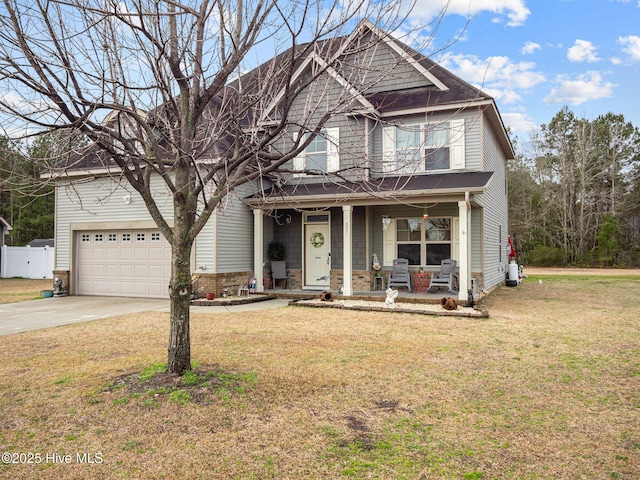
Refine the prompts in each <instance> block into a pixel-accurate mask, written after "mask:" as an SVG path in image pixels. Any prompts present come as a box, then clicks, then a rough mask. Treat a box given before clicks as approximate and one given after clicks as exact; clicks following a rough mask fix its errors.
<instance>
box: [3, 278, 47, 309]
mask: <svg viewBox="0 0 640 480" xmlns="http://www.w3.org/2000/svg"><path fill="white" fill-rule="evenodd" d="M52 288H53V280H50V279H49V280H29V279H27V278H0V305H1V304H3V303H14V302H23V301H25V300H35V299H37V298H42V295H41V294H40V291H41V290H51V289H52Z"/></svg>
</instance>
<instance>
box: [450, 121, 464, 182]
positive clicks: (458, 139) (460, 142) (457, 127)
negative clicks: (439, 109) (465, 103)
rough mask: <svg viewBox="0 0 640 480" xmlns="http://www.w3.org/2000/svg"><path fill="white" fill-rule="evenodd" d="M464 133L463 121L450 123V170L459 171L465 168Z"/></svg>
mask: <svg viewBox="0 0 640 480" xmlns="http://www.w3.org/2000/svg"><path fill="white" fill-rule="evenodd" d="M464 137H465V132H464V119H462V120H452V121H451V136H450V138H451V146H450V149H449V151H450V154H451V168H452V169H453V170H461V169H463V168H465V166H466V163H465V158H464V157H465V138H464Z"/></svg>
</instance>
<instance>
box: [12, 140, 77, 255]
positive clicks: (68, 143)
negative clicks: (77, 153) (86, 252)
mask: <svg viewBox="0 0 640 480" xmlns="http://www.w3.org/2000/svg"><path fill="white" fill-rule="evenodd" d="M82 143H83V141H82V140H81V139H80V138H78V137H77V136H76V135H70V134H69V133H68V132H66V131H64V130H60V131H54V132H49V133H47V134H45V135H39V136H36V137H35V138H33V139H32V140H31V141H28V142H27V141H22V142H16V141H12V140H9V139H8V138H6V137H3V138H0V217H2V218H4V219H5V220H6V221H7V222H9V224H10V225H11V226H12V227H13V230H11V231H10V232H9V233H8V234H7V235H6V236H5V238H4V243H5V244H6V245H12V246H22V245H26V244H27V243H29V242H30V241H31V240H33V239H36V238H53V227H54V210H55V196H54V188H53V183H52V182H51V181H49V180H46V179H43V178H41V175H42V173H43V172H46V171H47V170H48V168H49V166H51V165H54V164H55V163H56V162H57V161H58V160H59V159H60V157H61V156H64V155H67V154H68V152H69V151H70V147H71V148H73V147H74V146H79V145H81V144H82Z"/></svg>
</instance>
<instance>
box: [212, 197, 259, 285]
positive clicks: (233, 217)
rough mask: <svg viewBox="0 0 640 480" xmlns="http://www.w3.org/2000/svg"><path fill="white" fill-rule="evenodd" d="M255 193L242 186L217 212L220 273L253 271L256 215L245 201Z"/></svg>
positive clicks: (224, 201) (217, 251)
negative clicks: (243, 200)
mask: <svg viewBox="0 0 640 480" xmlns="http://www.w3.org/2000/svg"><path fill="white" fill-rule="evenodd" d="M254 191H255V190H254V186H253V185H245V186H242V187H240V188H238V189H236V190H235V192H233V193H232V194H230V195H227V196H226V197H225V198H224V199H223V204H222V208H219V209H218V210H216V223H215V225H216V232H215V239H216V240H217V243H216V247H215V248H216V263H217V265H216V269H215V271H216V273H223V272H242V271H249V270H253V212H252V211H251V210H250V209H249V208H247V206H246V205H245V204H244V203H243V202H242V200H241V199H242V198H245V197H247V196H249V195H251V194H252V193H254ZM212 240H213V238H212Z"/></svg>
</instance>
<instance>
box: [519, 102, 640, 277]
mask: <svg viewBox="0 0 640 480" xmlns="http://www.w3.org/2000/svg"><path fill="white" fill-rule="evenodd" d="M515 143H517V139H516V140H515ZM520 150H523V148H519V149H518V151H519V153H518V155H517V158H516V159H515V160H514V161H513V162H511V163H510V165H509V173H508V175H509V206H510V208H509V217H510V218H509V223H510V225H509V230H510V232H511V235H512V237H514V238H515V240H516V244H517V250H518V252H517V253H518V259H519V262H520V263H522V264H525V265H535V266H592V267H613V266H618V267H625V266H627V267H629V266H640V132H639V130H638V128H636V127H634V126H633V125H632V124H631V122H627V121H625V119H624V116H623V115H615V114H613V113H607V114H606V115H601V116H598V117H597V118H596V119H594V120H588V119H586V118H578V117H577V116H576V115H575V114H574V113H573V112H571V111H570V110H569V109H568V108H567V107H564V108H563V109H561V110H560V112H558V113H557V114H556V115H555V116H554V117H553V119H552V120H551V122H550V123H549V124H547V125H542V126H541V127H540V129H539V130H537V131H536V132H535V133H534V134H533V135H532V138H531V142H530V143H529V144H528V145H527V152H520Z"/></svg>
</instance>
